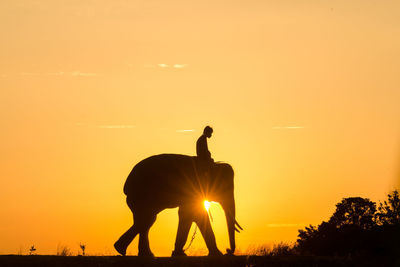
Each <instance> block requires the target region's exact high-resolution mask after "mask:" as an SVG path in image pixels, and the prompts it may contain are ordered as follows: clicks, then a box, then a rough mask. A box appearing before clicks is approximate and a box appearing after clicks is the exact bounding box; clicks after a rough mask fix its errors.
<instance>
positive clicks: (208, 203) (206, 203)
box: [204, 200, 211, 212]
mask: <svg viewBox="0 0 400 267" xmlns="http://www.w3.org/2000/svg"><path fill="white" fill-rule="evenodd" d="M210 205H211V202H210V201H208V200H204V208H205V209H206V211H207V212H208V210H209V209H210Z"/></svg>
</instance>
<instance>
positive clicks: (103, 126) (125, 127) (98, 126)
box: [96, 125, 136, 129]
mask: <svg viewBox="0 0 400 267" xmlns="http://www.w3.org/2000/svg"><path fill="white" fill-rule="evenodd" d="M96 127H97V128H100V129H133V128H135V127H136V126H135V125H97V126H96Z"/></svg>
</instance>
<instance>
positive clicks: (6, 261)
mask: <svg viewBox="0 0 400 267" xmlns="http://www.w3.org/2000/svg"><path fill="white" fill-rule="evenodd" d="M8 266H12V267H20V266H21V267H22V266H32V267H39V266H40V267H48V266H56V267H64V266H83V267H111V266H112V267H117V266H118V267H125V266H129V267H132V266H155V267H161V266H162V267H164V266H165V267H178V266H179V267H183V266H189V267H192V266H193V267H206V266H207V267H208V266H232V267H256V266H270V267H278V266H279V267H286V266H298V267H303V266H312V267H320V266H385V267H386V266H400V260H396V261H393V260H388V259H380V260H367V259H357V260H351V259H348V258H347V259H346V258H332V257H311V256H310V257H305V256H284V257H277V256H273V257H271V256H224V257H184V258H169V257H168V258H167V257H161V258H155V259H143V258H139V257H135V256H126V257H121V256H84V257H82V256H67V257H65V256H42V255H34V256H17V255H1V256H0V267H8Z"/></svg>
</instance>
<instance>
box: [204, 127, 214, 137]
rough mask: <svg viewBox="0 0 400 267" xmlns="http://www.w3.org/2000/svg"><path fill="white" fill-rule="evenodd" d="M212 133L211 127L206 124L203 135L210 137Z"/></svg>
mask: <svg viewBox="0 0 400 267" xmlns="http://www.w3.org/2000/svg"><path fill="white" fill-rule="evenodd" d="M212 133H213V129H212V128H211V127H210V126H206V127H205V128H204V131H203V134H204V135H205V136H207V137H208V138H210V137H211V135H212Z"/></svg>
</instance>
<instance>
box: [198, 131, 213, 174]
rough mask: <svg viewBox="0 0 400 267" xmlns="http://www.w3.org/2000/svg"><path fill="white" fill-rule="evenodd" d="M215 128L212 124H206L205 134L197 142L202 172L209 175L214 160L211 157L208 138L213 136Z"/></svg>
mask: <svg viewBox="0 0 400 267" xmlns="http://www.w3.org/2000/svg"><path fill="white" fill-rule="evenodd" d="M212 133H213V129H212V128H211V127H210V126H206V127H205V128H204V130H203V134H202V135H201V136H200V137H199V139H197V142H196V153H197V159H198V164H199V170H200V173H202V174H205V175H208V173H209V171H210V169H211V167H212V165H213V164H214V160H213V158H212V157H211V152H210V151H209V150H208V145H207V138H211V136H212Z"/></svg>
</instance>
